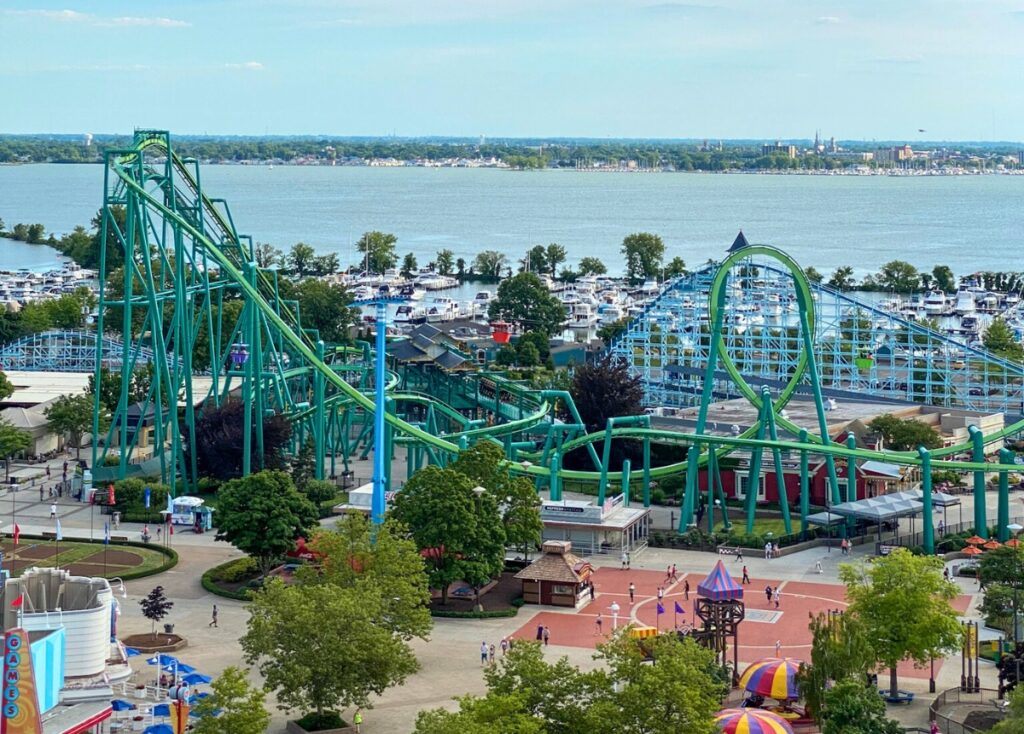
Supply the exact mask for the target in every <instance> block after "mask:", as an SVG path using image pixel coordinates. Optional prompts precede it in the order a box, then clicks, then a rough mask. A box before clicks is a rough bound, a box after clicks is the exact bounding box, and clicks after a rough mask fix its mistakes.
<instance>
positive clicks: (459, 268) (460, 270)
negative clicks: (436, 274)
mask: <svg viewBox="0 0 1024 734" xmlns="http://www.w3.org/2000/svg"><path fill="white" fill-rule="evenodd" d="M455 273H456V275H458V277H459V278H464V277H465V276H466V261H465V260H464V259H463V258H461V257H460V258H459V259H458V260H456V261H455Z"/></svg>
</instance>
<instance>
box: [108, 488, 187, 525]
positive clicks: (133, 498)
mask: <svg viewBox="0 0 1024 734" xmlns="http://www.w3.org/2000/svg"><path fill="white" fill-rule="evenodd" d="M146 487H149V489H150V499H149V510H147V509H146V500H145V493H146ZM170 493H171V488H170V487H168V486H167V485H166V484H160V483H158V482H153V481H149V480H145V479H135V478H132V479H119V480H118V481H116V482H114V499H115V500H117V502H116V503H115V505H114V507H115V508H116V509H117V510H118V511H119V512H121V513H122V517H127V516H126V514H125V513H128V512H134V513H139V514H147V515H148V514H150V513H152V514H154V515H155V517H156V520H153V519H149V518H148V517H147V519H145V520H134V521H133V522H158V521H159V520H160V510H162V509H164V508H166V507H167V496H168V495H169V494H170ZM97 496H98V498H99V499H100V500H101V501H105V500H106V489H105V488H103V487H101V488H100V489H99V493H98V495H97Z"/></svg>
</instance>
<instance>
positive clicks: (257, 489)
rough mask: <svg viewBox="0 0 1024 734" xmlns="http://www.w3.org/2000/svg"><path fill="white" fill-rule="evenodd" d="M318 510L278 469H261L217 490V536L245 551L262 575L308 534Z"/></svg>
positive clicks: (289, 478)
mask: <svg viewBox="0 0 1024 734" xmlns="http://www.w3.org/2000/svg"><path fill="white" fill-rule="evenodd" d="M318 515H319V513H318V512H317V509H316V507H314V506H313V504H312V503H311V502H310V501H309V500H308V499H306V498H305V497H303V496H302V494H300V493H299V491H298V490H297V489H296V488H295V484H294V483H293V482H292V479H291V477H289V476H288V475H287V474H285V473H284V472H281V471H261V472H258V473H256V474H250V475H249V476H247V477H243V478H242V479H235V480H232V481H230V482H228V483H227V484H225V485H223V486H222V487H221V488H220V491H219V492H218V504H217V536H216V539H217V540H224V541H227V542H228V543H231V545H233V546H235V547H236V548H238V550H240V551H242V552H243V553H247V554H249V556H251V557H252V559H253V560H254V561H256V565H257V567H258V568H259V570H260V573H262V574H263V575H266V574H267V573H269V572H270V569H271V568H273V566H274V563H275V562H276V561H277V560H278V559H279V558H281V556H283V555H284V554H285V552H287V551H289V550H291V549H292V548H293V547H294V545H295V540H296V539H297V538H299V537H300V536H308V535H309V530H310V529H311V528H313V527H314V526H315V525H316V523H317V517H318Z"/></svg>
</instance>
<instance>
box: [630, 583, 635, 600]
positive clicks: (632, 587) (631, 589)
mask: <svg viewBox="0 0 1024 734" xmlns="http://www.w3.org/2000/svg"><path fill="white" fill-rule="evenodd" d="M634 594H636V586H634V585H633V582H632V581H630V582H629V603H630V604H632V603H633V598H634Z"/></svg>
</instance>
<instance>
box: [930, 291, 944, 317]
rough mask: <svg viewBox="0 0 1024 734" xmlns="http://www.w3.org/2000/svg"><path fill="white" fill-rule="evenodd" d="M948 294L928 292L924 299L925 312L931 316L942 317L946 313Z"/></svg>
mask: <svg viewBox="0 0 1024 734" xmlns="http://www.w3.org/2000/svg"><path fill="white" fill-rule="evenodd" d="M946 307H947V301H946V294H945V293H943V292H942V291H928V295H927V296H925V299H924V312H925V313H926V314H928V315H929V316H941V315H942V314H943V313H945V312H946Z"/></svg>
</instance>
